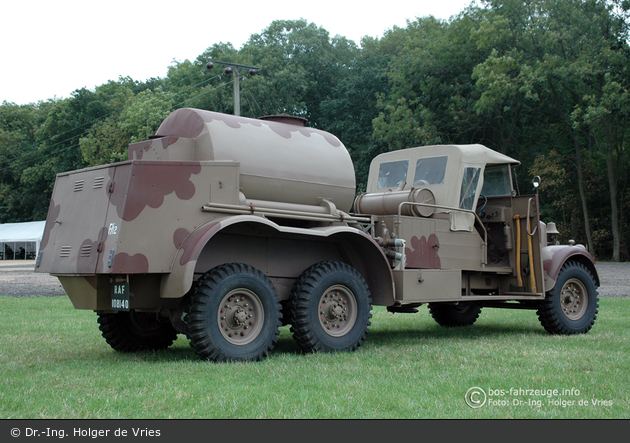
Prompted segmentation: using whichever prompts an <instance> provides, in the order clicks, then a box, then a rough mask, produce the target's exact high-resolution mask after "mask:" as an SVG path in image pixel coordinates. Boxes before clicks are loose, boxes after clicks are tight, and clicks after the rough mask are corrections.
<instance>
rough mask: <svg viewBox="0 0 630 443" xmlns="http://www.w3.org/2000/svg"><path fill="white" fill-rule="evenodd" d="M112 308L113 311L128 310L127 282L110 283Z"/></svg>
mask: <svg viewBox="0 0 630 443" xmlns="http://www.w3.org/2000/svg"><path fill="white" fill-rule="evenodd" d="M112 309H113V310H114V311H128V310H129V283H127V282H123V283H112Z"/></svg>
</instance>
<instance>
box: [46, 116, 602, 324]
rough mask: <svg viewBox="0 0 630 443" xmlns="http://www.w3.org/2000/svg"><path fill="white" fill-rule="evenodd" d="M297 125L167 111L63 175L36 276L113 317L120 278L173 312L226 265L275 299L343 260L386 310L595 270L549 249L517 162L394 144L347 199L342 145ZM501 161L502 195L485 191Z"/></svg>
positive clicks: (534, 287) (519, 292) (569, 252)
mask: <svg viewBox="0 0 630 443" xmlns="http://www.w3.org/2000/svg"><path fill="white" fill-rule="evenodd" d="M287 121H288V122H289V123H287ZM295 123H296V120H295V119H294V120H291V119H287V118H285V119H283V122H282V121H274V118H273V117H270V118H265V119H250V118H243V117H235V116H230V115H224V114H219V113H215V112H210V111H203V110H198V109H179V110H177V111H175V112H173V113H172V114H171V115H170V116H168V117H167V118H166V119H165V120H164V122H163V123H162V125H161V126H160V127H159V129H158V131H157V134H156V135H154V136H151V138H150V139H149V140H147V141H143V142H140V143H133V144H131V145H130V146H129V157H128V160H127V161H125V162H120V163H116V164H111V165H103V166H98V167H93V168H87V169H83V170H79V171H71V172H66V173H62V174H59V175H58V176H57V179H56V182H55V188H54V191H53V196H52V199H51V202H50V207H49V211H48V216H47V220H46V228H45V233H44V236H43V239H42V243H41V251H40V255H39V257H38V259H37V267H36V271H37V272H46V273H50V274H52V275H56V276H58V277H59V279H60V281H61V283H62V284H63V286H64V288H65V289H66V292H67V293H68V295H69V296H70V298H71V300H72V302H73V304H74V306H75V307H76V308H78V309H92V310H111V309H112V306H111V293H110V290H111V288H112V285H113V284H114V283H116V282H128V283H129V288H130V293H131V299H130V308H131V309H140V310H144V311H153V312H161V313H162V314H163V315H171V317H173V318H174V317H177V315H179V314H180V313H181V312H180V311H178V310H181V309H183V308H182V300H183V298H184V297H185V295H186V294H187V293H188V292H189V291H190V290H191V287H192V286H193V283H194V282H195V281H196V280H197V279H199V278H200V276H202V275H203V274H204V273H206V272H208V271H209V270H211V269H214V268H216V267H218V266H220V265H222V264H225V263H246V264H248V265H250V266H253V267H255V268H256V269H259V270H260V271H261V272H262V273H264V274H265V275H266V276H267V277H268V278H269V279H270V280H271V282H272V283H273V285H274V286H275V288H276V289H277V291H278V294H279V296H280V299H281V300H287V299H288V298H289V296H290V292H291V288H292V287H293V286H294V284H295V283H296V281H297V280H298V278H299V277H300V275H301V274H302V273H303V272H304V271H305V270H306V269H308V268H309V267H310V266H312V265H314V264H317V263H320V262H323V261H329V260H330V261H338V262H345V263H348V264H350V265H351V266H353V267H354V268H355V269H356V270H358V272H359V273H360V274H361V275H362V276H363V278H364V279H365V281H366V283H367V285H368V287H369V290H370V292H371V294H372V301H373V303H374V304H376V305H384V306H392V305H394V304H397V303H400V302H419V303H427V302H435V301H440V302H444V301H446V302H453V301H462V300H473V301H492V302H494V301H497V300H499V301H508V300H528V299H529V300H542V299H544V297H545V293H546V292H547V291H549V290H551V288H553V287H554V285H555V282H556V279H557V278H558V273H559V272H560V269H561V268H562V266H563V263H565V262H566V261H567V260H569V259H572V260H579V261H580V262H581V263H584V264H585V266H587V267H588V269H589V270H590V271H591V272H592V273H593V275H594V276H595V278H597V273H596V271H595V268H594V260H593V258H592V257H591V256H590V254H588V252H587V251H586V250H585V249H584V248H583V247H580V246H548V245H547V238H546V232H545V225H544V224H543V223H541V222H540V220H539V213H540V211H539V206H538V205H539V203H538V199H537V196H536V195H529V196H516V193H515V192H514V190H513V188H512V185H511V175H509V174H511V173H510V172H509V171H510V167H511V166H515V165H518V164H519V162H518V161H517V160H514V159H511V158H509V157H507V156H505V155H502V154H500V153H497V152H494V151H492V150H490V149H488V148H486V147H484V146H481V145H465V146H458V145H448V146H430V147H422V148H412V149H406V150H401V151H396V152H390V153H386V154H382V155H380V156H378V157H377V158H375V159H374V161H373V162H372V165H371V167H370V176H369V181H368V186H367V193H365V194H361V195H359V196H358V197H357V198H356V200H355V178H354V168H353V165H352V161H351V159H350V156H349V154H348V151H347V150H346V148H345V147H344V145H343V144H342V143H341V142H340V141H339V139H337V138H336V137H335V136H333V135H332V134H329V133H327V132H325V131H321V130H317V129H313V128H308V127H304V126H301V125H300V124H295ZM298 123H299V121H298ZM431 162H433V163H431ZM423 165H424V166H423ZM438 165H442V167H443V171H442V172H441V173H438V172H439V171H438V169H439V168H438ZM503 166H505V167H506V168H505V172H504V174H505V177H504V183H502V184H503V185H505V186H507V187H506V191H505V192H504V193H503V194H496V195H490V196H489V197H485V196H482V191H483V189H484V174H486V173H487V171H488V169H489V168H495V169H494V171H497V170H498V169H497V168H500V167H503ZM423 168H424V169H423ZM420 171H423V172H420ZM395 174H401V175H400V177H399V178H400V179H395V177H393V176H394V175H395ZM422 174H424V175H423V176H422V177H420V175H422ZM416 175H417V176H416ZM485 180H488V179H487V177H486V178H485ZM407 181H408V182H409V184H407ZM508 181H509V183H508ZM483 199H485V201H484V200H483ZM353 204H354V209H355V211H354V213H350V210H351V208H352V206H353ZM480 204H483V207H482V208H481V209H480V207H479V205H480ZM532 227H536V228H535V229H534V228H532ZM518 232H520V236H519V235H518ZM528 232H529V233H528ZM530 240H531V243H532V245H531V246H530V245H529V244H530ZM517 245H519V246H517ZM519 248H520V249H519ZM523 270H525V271H523ZM530 275H531V276H532V277H531V278H530V277H529V276H530ZM597 283H599V281H598V280H597Z"/></svg>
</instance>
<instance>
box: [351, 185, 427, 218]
mask: <svg viewBox="0 0 630 443" xmlns="http://www.w3.org/2000/svg"><path fill="white" fill-rule="evenodd" d="M404 202H411V203H423V204H427V205H435V196H434V195H433V192H431V191H430V190H429V189H427V188H411V189H410V190H408V191H386V192H374V193H370V194H360V195H359V196H358V197H357V198H356V200H355V201H354V211H355V212H357V213H359V214H374V215H396V214H398V207H399V206H400V204H401V203H404ZM434 211H435V208H434V207H433V206H422V205H403V206H402V207H401V215H411V216H414V217H430V216H431V215H433V212H434Z"/></svg>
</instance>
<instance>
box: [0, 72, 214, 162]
mask: <svg viewBox="0 0 630 443" xmlns="http://www.w3.org/2000/svg"><path fill="white" fill-rule="evenodd" d="M202 72H204V71H203V70H201V71H197V72H195V73H194V74H191V75H189V76H187V77H184V78H183V79H181V80H179V81H178V82H176V83H174V84H173V85H171V86H170V87H169V88H167V89H166V91H168V90H169V89H171V88H172V87H174V86H176V85H178V84H179V83H182V82H183V81H185V80H188V79H189V78H191V77H193V76H195V75H198V74H199V73H202ZM219 76H220V74H218V75H215V76H214V77H210V78H208V79H205V80H203V81H201V82H199V83H197V84H195V85H192V86H190V87H188V88H186V89H184V90H182V91H179V92H178V93H176V94H174V95H172V96H171V97H168V98H166V99H164V100H162V101H165V100H170V99H171V98H173V97H177V96H178V95H180V94H183V93H184V92H186V91H189V90H190V89H193V88H196V87H199V86H200V85H202V84H204V83H206V82H209V81H211V80H214V79H215V78H217V77H219ZM162 101H160V102H158V103H153V104H150V105H148V106H145V107H144V108H141V109H139V111H142V110H143V109H146V108H148V107H150V106H154V105H156V104H159V103H161V102H162ZM124 109H125V107H122V108H119V109H116V110H114V111H111V112H110V113H108V114H105V115H102V116H100V117H97V118H95V119H93V120H91V121H89V122H86V123H84V124H82V125H80V126H77V127H75V128H73V129H69V130H67V131H65V132H62V133H61V134H56V135H54V136H53V137H50V138H48V139H46V140H42V141H40V142H36V143H32V144H31V145H28V146H25V147H22V148H19V149H16V150H14V151H11V152H7V153H5V154H3V156H4V157H5V159H6V160H3V161H0V165H2V164H6V163H8V162H10V161H12V160H14V159H11V158H9V155H12V154H17V153H19V152H22V151H26V150H28V149H32V148H36V147H37V146H39V145H41V144H44V143H46V142H49V141H51V140H53V139H54V138H57V137H60V136H63V135H65V134H68V133H71V132H74V131H76V130H78V129H80V128H82V127H84V126H87V125H90V124H92V123H94V122H97V121H100V120H103V119H105V118H107V117H109V116H111V115H113V114H115V113H117V112H120V111H122V110H124ZM118 121H120V119H119V120H115V121H114V122H112V123H116V122H118ZM104 126H105V124H103V125H101V126H98V127H95V128H90V129H89V130H88V131H85V132H83V133H81V134H79V135H75V136H72V137H70V138H67V139H65V140H61V141H59V142H56V143H54V144H52V145H50V146H48V148H53V147H55V146H57V145H60V144H63V143H66V142H68V141H69V140H72V139H74V138H77V137H83V136H85V135H87V134H90V133H91V132H94V131H97V130H98V129H100V128H102V127H104ZM6 169H8V168H3V169H0V171H4V170H6Z"/></svg>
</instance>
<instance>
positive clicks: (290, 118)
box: [258, 114, 308, 126]
mask: <svg viewBox="0 0 630 443" xmlns="http://www.w3.org/2000/svg"><path fill="white" fill-rule="evenodd" d="M258 120H267V121H272V122H278V123H286V124H288V125H294V126H305V125H306V123H307V122H308V119H306V118H304V117H297V116H295V115H289V114H275V115H263V116H262V117H258Z"/></svg>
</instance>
